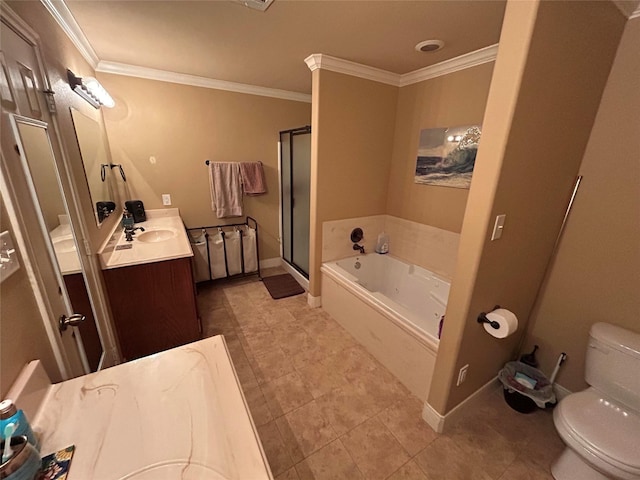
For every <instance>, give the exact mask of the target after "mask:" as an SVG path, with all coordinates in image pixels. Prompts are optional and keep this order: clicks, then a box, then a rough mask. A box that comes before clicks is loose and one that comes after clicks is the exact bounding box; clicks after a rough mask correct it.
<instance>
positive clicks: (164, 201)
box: [162, 193, 171, 206]
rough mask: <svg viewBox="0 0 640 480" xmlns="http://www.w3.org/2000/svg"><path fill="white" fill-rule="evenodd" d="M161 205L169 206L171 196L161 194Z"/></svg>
mask: <svg viewBox="0 0 640 480" xmlns="http://www.w3.org/2000/svg"><path fill="white" fill-rule="evenodd" d="M162 205H165V206H169V205H171V195H169V194H168V193H163V194H162Z"/></svg>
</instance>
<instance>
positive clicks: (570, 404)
mask: <svg viewBox="0 0 640 480" xmlns="http://www.w3.org/2000/svg"><path fill="white" fill-rule="evenodd" d="M557 409H558V412H556V413H557V414H558V416H559V417H560V418H561V420H562V423H563V424H564V426H565V427H566V428H567V429H568V430H569V432H568V433H570V434H571V436H572V437H573V438H574V439H575V440H576V441H578V442H579V443H580V444H582V446H583V447H584V448H586V449H587V450H591V451H592V452H594V453H596V454H597V455H598V456H599V457H601V458H602V459H603V460H605V461H607V462H608V463H610V464H612V465H615V466H617V467H618V468H622V469H623V470H627V471H638V472H640V416H638V414H637V413H636V412H632V411H629V409H627V408H623V407H621V406H619V405H616V404H613V403H612V402H611V401H610V400H608V399H607V398H604V397H603V396H602V395H601V394H599V393H598V392H597V391H596V390H593V389H588V390H585V391H583V392H579V393H574V394H572V395H569V396H568V397H566V398H565V399H563V400H562V401H561V402H560V404H559V405H558V407H557Z"/></svg>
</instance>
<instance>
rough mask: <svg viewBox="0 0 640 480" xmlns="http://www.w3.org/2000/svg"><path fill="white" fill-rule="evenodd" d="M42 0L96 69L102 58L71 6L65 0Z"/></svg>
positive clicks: (83, 55)
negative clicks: (74, 15)
mask: <svg viewBox="0 0 640 480" xmlns="http://www.w3.org/2000/svg"><path fill="white" fill-rule="evenodd" d="M40 2H41V3H42V4H43V5H44V6H45V8H46V9H47V10H48V11H49V13H50V14H51V16H52V17H53V18H54V19H55V21H56V22H58V25H60V28H62V30H63V31H64V33H66V34H67V37H69V40H71V42H72V43H73V44H74V45H75V47H76V48H77V49H78V51H79V52H80V55H82V57H83V58H84V59H85V60H86V61H87V63H88V64H89V65H91V67H92V68H94V69H95V68H96V66H97V65H98V62H99V61H100V59H99V58H98V55H96V52H95V50H94V49H93V47H92V46H91V44H90V43H89V40H87V37H86V36H85V35H84V32H83V31H82V29H81V28H80V25H78V22H76V19H75V18H74V17H73V14H72V13H71V11H70V10H69V7H67V5H66V4H65V3H64V0H56V1H55V2H54V1H53V0H40Z"/></svg>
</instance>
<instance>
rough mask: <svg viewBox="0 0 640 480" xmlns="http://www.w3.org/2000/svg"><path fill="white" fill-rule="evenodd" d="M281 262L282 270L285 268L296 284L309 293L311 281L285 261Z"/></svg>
mask: <svg viewBox="0 0 640 480" xmlns="http://www.w3.org/2000/svg"><path fill="white" fill-rule="evenodd" d="M280 260H281V262H282V268H284V269H285V271H286V272H287V273H288V274H289V275H291V276H292V277H293V278H294V279H295V280H296V282H298V284H299V285H300V286H301V287H302V288H304V289H305V290H306V291H307V292H308V291H309V280H308V279H306V278H304V275H302V274H301V273H300V272H299V271H297V270H296V269H295V268H293V267H292V266H291V265H289V264H288V263H287V262H286V261H285V260H284V259H280Z"/></svg>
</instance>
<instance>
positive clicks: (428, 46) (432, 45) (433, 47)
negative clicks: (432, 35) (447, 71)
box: [415, 40, 444, 53]
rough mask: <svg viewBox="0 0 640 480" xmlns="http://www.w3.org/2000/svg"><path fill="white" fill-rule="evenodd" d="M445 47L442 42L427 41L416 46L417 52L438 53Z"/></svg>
mask: <svg viewBox="0 0 640 480" xmlns="http://www.w3.org/2000/svg"><path fill="white" fill-rule="evenodd" d="M442 47H444V42H443V41H442V40H425V41H424V42H420V43H419V44H417V45H416V46H415V49H416V51H417V52H429V53H430V52H437V51H438V50H440V49H441V48H442Z"/></svg>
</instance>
